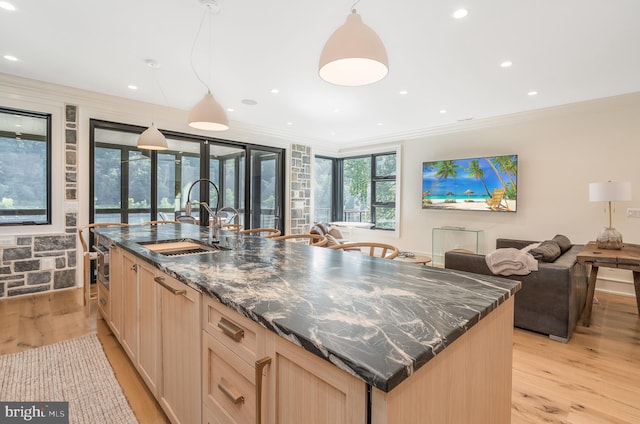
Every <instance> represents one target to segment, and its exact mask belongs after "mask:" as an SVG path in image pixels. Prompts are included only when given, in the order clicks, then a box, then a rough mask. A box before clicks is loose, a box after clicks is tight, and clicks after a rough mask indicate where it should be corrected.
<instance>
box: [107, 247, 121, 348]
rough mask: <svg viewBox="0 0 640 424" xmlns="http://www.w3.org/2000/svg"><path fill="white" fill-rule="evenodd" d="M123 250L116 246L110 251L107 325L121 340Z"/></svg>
mask: <svg viewBox="0 0 640 424" xmlns="http://www.w3.org/2000/svg"><path fill="white" fill-rule="evenodd" d="M123 266H124V265H123V263H122V249H121V248H119V247H117V246H114V247H112V248H111V249H109V295H110V297H111V299H110V305H111V313H110V314H109V319H108V320H107V323H108V324H109V327H111V331H112V332H113V335H114V336H115V337H116V339H118V340H120V338H121V329H122V298H123V294H122V290H123V287H124V286H123V282H122V281H123Z"/></svg>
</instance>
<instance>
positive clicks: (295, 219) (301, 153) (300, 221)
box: [289, 144, 311, 234]
mask: <svg viewBox="0 0 640 424" xmlns="http://www.w3.org/2000/svg"><path fill="white" fill-rule="evenodd" d="M290 198H291V199H290V201H291V204H290V206H291V211H290V214H289V219H290V220H291V234H304V233H306V232H307V231H309V224H310V222H311V147H309V146H303V145H301V144H294V145H292V146H291V196H290Z"/></svg>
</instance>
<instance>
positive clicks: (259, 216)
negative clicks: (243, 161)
mask: <svg viewBox="0 0 640 424" xmlns="http://www.w3.org/2000/svg"><path fill="white" fill-rule="evenodd" d="M249 155H250V158H251V162H250V167H249V181H250V182H251V185H250V193H251V199H250V207H251V228H277V229H279V230H280V231H283V230H284V228H283V224H284V219H283V218H284V217H283V216H282V215H283V210H284V207H283V206H284V203H283V202H284V199H283V196H282V184H283V182H284V178H283V170H284V168H283V166H282V151H281V150H275V149H274V150H268V149H250V152H249Z"/></svg>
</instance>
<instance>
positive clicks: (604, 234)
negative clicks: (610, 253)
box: [596, 227, 622, 250]
mask: <svg viewBox="0 0 640 424" xmlns="http://www.w3.org/2000/svg"><path fill="white" fill-rule="evenodd" d="M596 246H597V247H598V249H608V250H619V249H622V234H620V232H619V231H618V230H616V229H615V228H613V227H604V228H603V229H602V231H601V232H600V234H598V238H596Z"/></svg>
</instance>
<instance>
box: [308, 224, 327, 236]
mask: <svg viewBox="0 0 640 424" xmlns="http://www.w3.org/2000/svg"><path fill="white" fill-rule="evenodd" d="M309 234H320V235H321V236H323V235H324V233H323V232H322V229H321V228H320V227H318V226H317V225H314V226H313V227H311V229H310V230H309Z"/></svg>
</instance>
